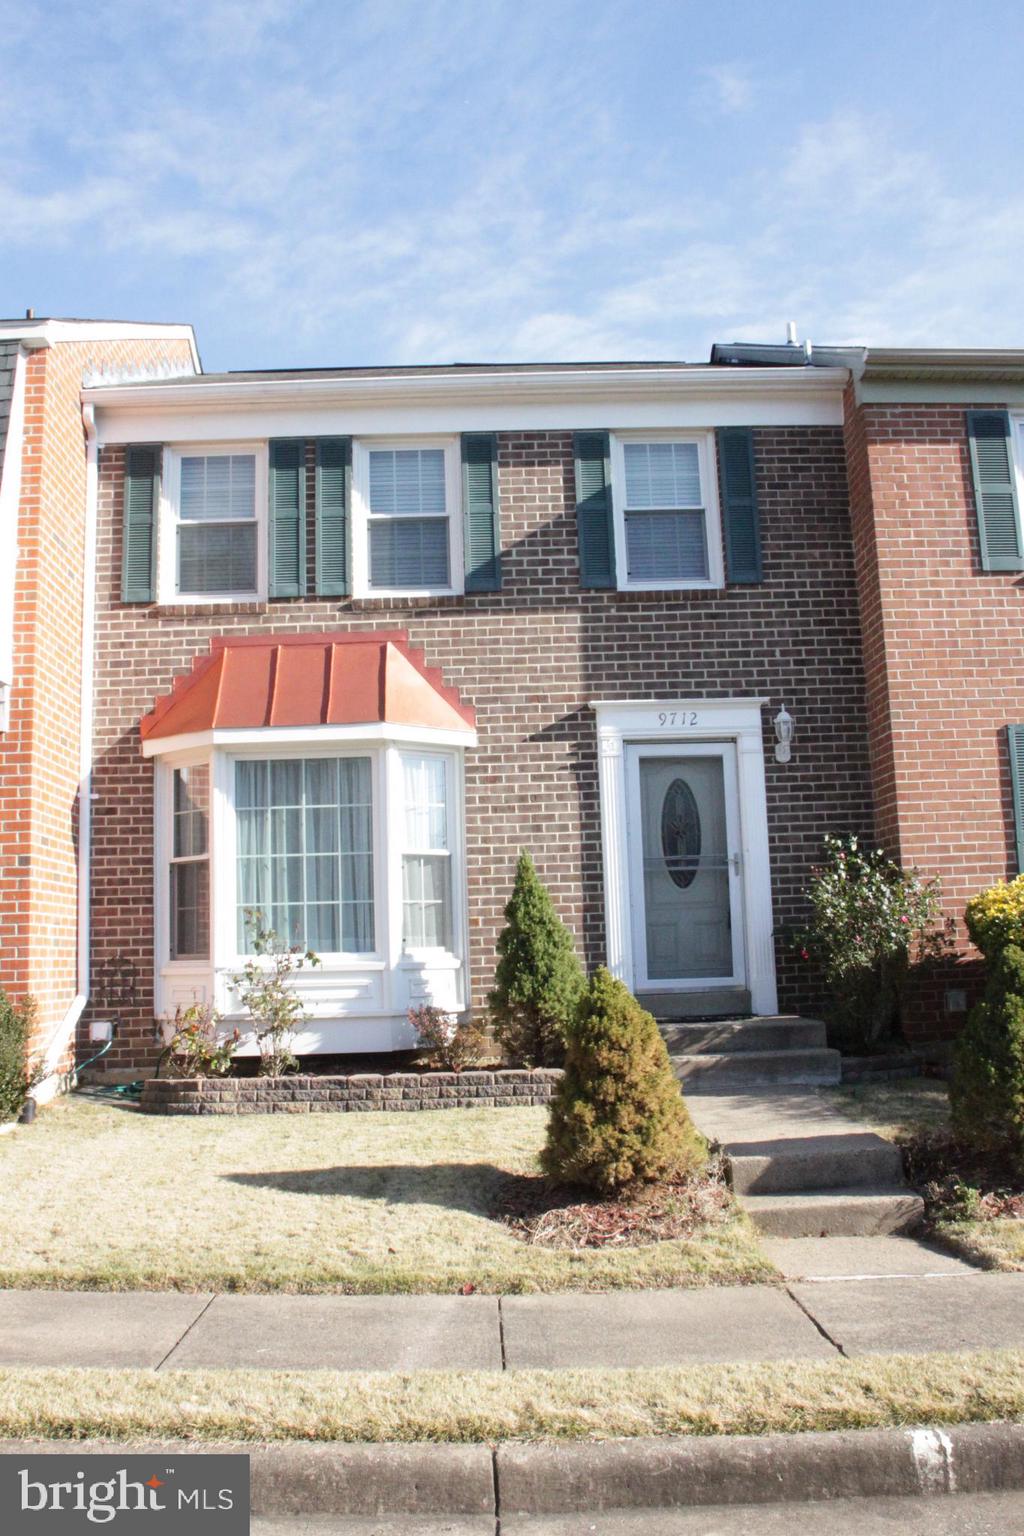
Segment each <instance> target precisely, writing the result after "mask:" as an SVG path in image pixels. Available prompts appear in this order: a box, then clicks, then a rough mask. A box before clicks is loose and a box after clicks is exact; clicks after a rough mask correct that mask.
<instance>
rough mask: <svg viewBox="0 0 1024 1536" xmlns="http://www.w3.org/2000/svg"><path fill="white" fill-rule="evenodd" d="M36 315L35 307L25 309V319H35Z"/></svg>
mask: <svg viewBox="0 0 1024 1536" xmlns="http://www.w3.org/2000/svg"><path fill="white" fill-rule="evenodd" d="M35 317H36V312H35V310H34V309H26V311H25V319H26V320H34V319H35Z"/></svg>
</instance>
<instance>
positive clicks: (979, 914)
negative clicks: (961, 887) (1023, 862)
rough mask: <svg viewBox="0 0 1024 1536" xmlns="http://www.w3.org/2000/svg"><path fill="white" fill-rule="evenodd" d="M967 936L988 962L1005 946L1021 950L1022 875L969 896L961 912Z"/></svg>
mask: <svg viewBox="0 0 1024 1536" xmlns="http://www.w3.org/2000/svg"><path fill="white" fill-rule="evenodd" d="M964 915H965V917H966V919H967V932H968V933H969V934H970V936H971V939H972V941H973V942H974V943H975V944H976V945H977V946H978V948H979V949H980V950H981V952H982V954H983V955H985V956H986V957H987V958H988V959H992V958H993V957H994V956H995V955H997V954H998V953H999V951H1000V950H1001V949H1005V948H1006V946H1007V945H1008V944H1017V945H1019V946H1020V947H1021V948H1022V949H1024V875H1018V876H1017V878H1016V880H1011V881H1010V882H1009V884H1007V882H1006V881H1005V880H1000V881H998V882H997V883H996V884H995V885H990V886H989V888H988V890H987V891H981V892H979V894H978V895H977V896H972V897H971V899H970V901H969V902H968V903H967V908H966V911H965V914H964Z"/></svg>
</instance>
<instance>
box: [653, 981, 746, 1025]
mask: <svg viewBox="0 0 1024 1536" xmlns="http://www.w3.org/2000/svg"><path fill="white" fill-rule="evenodd" d="M636 1000H637V1002H638V1003H639V1004H640V1006H641V1008H646V1009H647V1012H648V1013H653V1015H654V1017H655V1018H656V1019H670V1020H671V1019H733V1018H749V1017H750V993H749V992H748V991H747V989H746V987H708V988H706V989H697V990H693V989H691V990H688V991H686V992H638V993H637V994H636Z"/></svg>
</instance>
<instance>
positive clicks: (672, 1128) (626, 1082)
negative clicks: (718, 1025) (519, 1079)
mask: <svg viewBox="0 0 1024 1536" xmlns="http://www.w3.org/2000/svg"><path fill="white" fill-rule="evenodd" d="M706 1158H707V1148H706V1147H705V1145H704V1142H703V1140H702V1138H701V1137H700V1136H699V1135H698V1133H697V1131H696V1129H695V1127H694V1125H693V1122H692V1120H691V1119H690V1115H689V1111H688V1110H687V1108H686V1105H685V1103H684V1102H683V1096H682V1094H681V1092H680V1090H679V1084H678V1082H677V1081H676V1078H675V1074H674V1073H673V1071H672V1064H671V1062H670V1061H669V1058H668V1051H667V1050H666V1048H665V1042H664V1040H663V1039H662V1037H661V1034H660V1033H659V1031H658V1026H657V1024H656V1023H655V1022H654V1019H653V1018H652V1017H651V1015H650V1014H649V1013H647V1012H646V1011H645V1010H644V1009H643V1008H641V1006H640V1004H639V1003H638V1002H637V1000H636V998H635V997H633V996H632V995H631V993H630V992H628V991H627V989H626V988H625V987H624V986H623V984H622V982H621V981H616V980H615V978H614V977H613V976H611V975H609V973H608V972H607V971H606V970H605V969H604V968H603V967H601V969H599V970H598V971H597V972H596V973H595V975H594V978H593V980H592V981H591V983H590V986H589V987H588V988H587V991H586V993H585V994H584V996H583V997H582V998H581V1000H580V1002H579V1005H578V1008H577V1012H576V1017H575V1019H574V1021H573V1023H572V1025H571V1027H570V1029H569V1031H568V1037H567V1042H566V1060H565V1075H564V1077H563V1079H562V1082H561V1083H560V1084H559V1087H558V1090H557V1092H556V1094H555V1097H554V1098H553V1100H552V1102H551V1109H550V1112H549V1118H548V1135H547V1143H546V1145H545V1147H544V1150H543V1152H542V1154H541V1165H542V1167H543V1169H544V1172H545V1173H546V1174H547V1175H548V1177H549V1178H550V1179H551V1180H552V1181H554V1182H555V1183H559V1184H582V1185H585V1186H587V1187H589V1188H591V1189H596V1190H598V1191H599V1192H600V1193H602V1194H610V1193H612V1192H614V1191H615V1190H619V1189H623V1188H625V1187H627V1186H628V1185H630V1184H637V1183H650V1182H652V1181H654V1180H656V1179H664V1178H673V1177H680V1176H683V1175H685V1174H687V1173H691V1172H693V1171H694V1170H695V1169H697V1168H699V1167H701V1166H702V1165H703V1164H704V1162H705V1161H706Z"/></svg>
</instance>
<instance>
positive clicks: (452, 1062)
mask: <svg viewBox="0 0 1024 1536" xmlns="http://www.w3.org/2000/svg"><path fill="white" fill-rule="evenodd" d="M408 1018H409V1023H410V1024H411V1025H412V1027H413V1029H415V1031H416V1040H417V1044H418V1045H421V1046H422V1047H423V1048H424V1050H428V1051H429V1052H430V1065H431V1066H432V1067H440V1068H441V1070H442V1071H444V1072H461V1071H462V1070H463V1068H464V1067H470V1066H472V1065H473V1063H474V1062H475V1061H479V1060H480V1057H481V1056H482V1055H483V1052H484V1050H485V1049H486V1046H487V1036H486V1035H485V1034H484V1032H483V1030H482V1029H481V1028H480V1026H479V1025H478V1024H475V1023H474V1022H473V1020H472V1019H459V1018H458V1017H457V1016H456V1015H455V1014H454V1013H446V1012H445V1011H444V1009H443V1008H435V1007H434V1006H433V1005H432V1004H430V1003H425V1004H423V1006H422V1007H419V1008H410V1009H409V1013H408Z"/></svg>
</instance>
